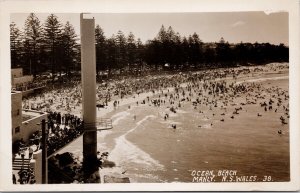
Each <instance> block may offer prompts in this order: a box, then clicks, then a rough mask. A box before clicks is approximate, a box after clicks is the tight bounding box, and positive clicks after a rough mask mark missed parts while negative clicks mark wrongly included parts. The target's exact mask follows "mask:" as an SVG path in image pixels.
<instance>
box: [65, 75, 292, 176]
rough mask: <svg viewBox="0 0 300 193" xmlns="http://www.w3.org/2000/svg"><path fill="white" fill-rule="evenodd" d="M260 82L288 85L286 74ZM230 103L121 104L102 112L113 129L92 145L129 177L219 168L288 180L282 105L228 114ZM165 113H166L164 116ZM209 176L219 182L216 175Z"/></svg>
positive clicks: (249, 107)
mask: <svg viewBox="0 0 300 193" xmlns="http://www.w3.org/2000/svg"><path fill="white" fill-rule="evenodd" d="M260 82H263V84H264V85H265V86H266V87H272V86H279V87H282V88H284V89H285V90H288V79H284V78H278V79H269V78H268V79H265V80H261V81H260ZM237 100H238V102H240V101H243V97H241V98H240V99H239V98H238V99H237ZM169 106H170V105H169ZM234 108H235V106H232V107H231V106H229V107H228V108H227V109H226V111H225V110H220V108H213V109H212V110H209V109H208V107H206V106H201V107H198V108H197V109H194V108H193V107H192V105H191V104H190V103H182V107H181V108H180V109H179V110H178V111H177V113H171V112H170V111H169V110H168V105H163V106H161V107H154V106H150V105H149V104H145V105H141V104H139V105H136V104H133V105H132V106H131V108H130V109H129V108H128V107H127V105H125V106H121V107H119V108H118V109H116V110H114V111H112V112H110V113H108V114H107V115H106V117H111V118H112V121H113V129H112V130H108V131H101V132H99V133H98V148H99V151H101V152H104V151H108V152H109V153H110V154H109V157H108V158H109V160H110V161H113V162H115V163H116V165H117V167H120V168H122V170H123V171H126V175H127V176H128V177H130V180H131V182H192V181H193V175H192V173H193V171H207V170H209V171H213V173H214V174H215V175H217V174H218V171H219V170H234V171H236V176H239V177H242V176H246V177H247V176H248V177H250V176H257V177H256V180H257V181H263V180H264V179H265V176H267V177H270V180H271V181H289V179H290V176H289V175H290V173H289V169H290V165H289V124H286V125H282V124H281V122H280V119H279V117H280V115H281V114H283V110H278V112H277V113H275V112H274V110H273V111H267V112H265V111H264V109H263V108H262V107H260V105H259V103H257V104H255V105H245V106H243V109H242V110H241V111H239V115H235V117H234V119H231V118H230V117H231V116H232V112H233V110H234ZM199 110H202V111H204V113H199ZM165 113H169V115H170V116H169V118H168V119H167V120H164V114H165ZM222 113H225V115H221V114H222ZM257 113H260V114H262V116H261V117H258V116H257ZM213 114H214V115H213ZM134 117H136V119H134ZM221 119H224V122H223V121H220V120H221ZM172 124H176V129H173V128H172V127H171V125H172ZM279 129H280V130H282V132H283V134H282V135H279V134H278V133H277V132H278V130H279ZM81 146H82V139H78V140H76V141H74V142H73V143H72V144H70V145H69V146H67V147H66V148H65V149H64V150H63V151H71V152H72V151H73V152H75V154H77V155H79V156H80V153H81V149H82V147H81ZM214 180H215V181H216V182H219V181H220V180H221V177H217V176H216V177H215V178H214Z"/></svg>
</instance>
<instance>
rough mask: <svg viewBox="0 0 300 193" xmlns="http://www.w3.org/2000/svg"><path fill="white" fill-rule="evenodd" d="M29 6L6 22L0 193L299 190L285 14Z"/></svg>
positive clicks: (288, 17)
mask: <svg viewBox="0 0 300 193" xmlns="http://www.w3.org/2000/svg"><path fill="white" fill-rule="evenodd" d="M266 2H267V1H266ZM276 2H279V1H276ZM287 2H289V3H294V4H295V2H296V1H292V0H291V1H287ZM106 3H108V2H106ZM68 4H70V3H66V5H68ZM98 4H99V6H101V5H102V4H104V2H102V3H101V1H99V3H98ZM296 4H297V3H296ZM27 10H28V9H26V11H16V12H14V11H11V12H9V18H7V23H6V24H7V25H8V26H6V27H7V28H9V34H8V33H6V35H9V37H7V38H8V39H9V43H8V44H7V45H6V47H8V48H9V50H8V53H9V55H8V56H7V58H8V62H9V63H8V62H6V63H5V64H4V65H5V66H6V68H5V69H8V71H6V72H5V74H6V75H7V76H8V79H9V82H7V85H8V88H9V93H7V94H6V95H5V96H9V98H7V99H6V101H7V100H10V101H11V103H9V109H6V111H5V112H6V114H8V115H9V116H10V119H7V120H4V119H3V120H4V121H8V122H9V125H10V128H9V129H8V128H5V129H6V130H7V132H6V133H9V134H10V136H5V137H4V136H1V139H3V138H6V139H9V140H7V141H8V144H7V145H6V146H5V150H6V151H7V152H6V154H5V155H7V156H5V159H7V160H6V161H7V162H9V163H10V165H7V166H5V167H6V169H8V171H9V172H6V175H5V176H6V178H9V180H7V181H10V186H9V187H10V189H12V190H14V188H16V189H18V190H22V187H29V188H30V187H35V186H37V185H49V186H50V185H52V186H55V185H56V184H57V185H62V184H64V185H67V187H68V188H69V189H72V187H73V186H74V185H75V186H76V187H77V186H79V187H80V185H83V186H84V185H93V186H94V187H96V189H101V186H103V185H104V184H106V185H107V184H109V185H111V186H114V185H119V184H122V185H123V186H124V187H126V186H127V185H126V184H128V185H130V184H146V186H147V184H153V183H155V185H154V186H155V187H156V188H157V190H160V189H159V187H160V186H161V185H166V187H167V186H169V189H168V188H164V190H176V189H173V188H172V186H173V184H175V185H177V186H178V185H180V184H181V185H183V186H184V185H186V186H189V185H194V186H193V187H194V188H193V189H192V190H198V189H197V187H198V186H199V187H200V186H201V185H203V184H206V185H208V184H209V185H210V186H215V185H218V187H219V189H218V190H222V188H221V187H222V184H227V185H228V184H232V186H233V187H234V186H235V185H236V184H243V185H245V184H247V185H248V186H249V187H251V184H253V189H255V190H264V189H260V188H259V187H260V186H259V184H263V185H267V186H268V185H271V184H274V183H275V184H276V183H282V184H285V183H286V184H292V185H293V186H291V187H292V188H291V189H290V190H297V188H299V183H298V184H297V183H296V184H295V180H297V179H299V174H297V175H296V176H295V175H294V174H293V172H295V171H299V168H296V169H294V170H293V168H295V167H294V166H295V165H297V166H299V152H293V151H295V149H296V148H295V146H292V145H291V144H293V143H294V142H293V140H294V141H295V136H296V135H297V136H296V137H297V138H296V140H297V141H298V142H297V143H298V144H299V136H298V134H299V131H298V130H299V127H298V126H299V125H297V123H299V121H298V122H295V120H296V121H297V118H295V116H297V115H295V114H293V113H292V112H294V113H297V112H299V110H295V108H296V107H299V105H298V106H295V105H293V104H295V103H291V98H293V96H292V95H293V94H295V92H293V90H291V89H293V88H294V86H296V85H297V84H298V83H299V78H298V79H297V80H291V77H294V78H295V76H297V75H299V73H298V74H296V75H295V74H294V75H293V73H297V72H295V71H294V70H291V69H296V68H295V67H294V66H295V65H296V66H297V65H299V61H297V60H295V59H292V60H291V55H295V51H293V50H295V47H296V50H297V48H298V47H299V44H297V46H295V45H294V47H293V45H291V44H293V43H295V42H291V37H290V34H291V31H290V29H291V28H290V27H291V26H290V25H291V24H290V21H291V17H293V15H292V14H293V13H292V14H291V11H289V10H281V11H270V10H261V9H258V10H251V11H243V10H241V11H222V10H221V11H218V9H216V10H211V11H157V12H155V11H152V12H148V11H144V12H143V11H142V10H141V11H139V12H134V11H132V12H130V11H121V12H116V11H105V12H103V11H98V12H97V11H86V10H85V9H80V7H79V8H78V11H77V12H75V11H73V12H72V11H71V12H70V11H68V12H64V11H51V10H49V11H47V12H45V11H44V10H43V11H38V10H33V11H27ZM298 10H299V9H297V11H298ZM298 26H299V24H298ZM294 31H295V30H294ZM293 36H294V37H295V34H294V35H293ZM1 44H2V42H1ZM291 53H293V54H291ZM298 56H299V53H297V57H298ZM298 58H299V57H298ZM295 61H297V63H295ZM2 65H3V64H1V66H2ZM297 68H298V69H299V67H297ZM1 71H2V70H1ZM1 84H2V83H1ZM293 84H294V85H293ZM295 84H296V85H295ZM297 86H298V87H299V85H297ZM6 90H7V89H6ZM298 91H299V89H298ZM1 92H2V91H1ZM294 96H296V95H294ZM297 96H299V93H297ZM297 104H299V103H297ZM7 106H8V105H7ZM293 108H294V110H293ZM290 109H292V110H290ZM1 116H2V115H1ZM293 117H294V119H293V120H294V121H293V120H292V118H293ZM291 122H293V124H291ZM295 127H298V129H297V128H295ZM291 141H292V142H291ZM293 155H294V156H296V157H295V159H294V158H293ZM2 159H3V158H2V157H1V161H2ZM291 160H294V161H296V164H295V165H294V166H293V165H292V162H291ZM7 162H6V163H7ZM0 163H1V162H0ZM1 164H3V163H1ZM7 167H9V168H7ZM96 184H98V185H97V186H95V185H96ZM257 184H258V185H257ZM255 185H257V186H255ZM170 186H171V187H170ZM287 187H288V186H287ZM282 188H283V187H282ZM108 190H109V189H108ZM122 190H126V189H125V188H124V189H122ZM146 190H147V189H146ZM227 190H230V188H229V189H228V188H227ZM239 190H243V189H239ZM245 190H249V189H245ZM250 190H251V188H250ZM268 190H272V188H269V189H268ZM288 190H289V189H288Z"/></svg>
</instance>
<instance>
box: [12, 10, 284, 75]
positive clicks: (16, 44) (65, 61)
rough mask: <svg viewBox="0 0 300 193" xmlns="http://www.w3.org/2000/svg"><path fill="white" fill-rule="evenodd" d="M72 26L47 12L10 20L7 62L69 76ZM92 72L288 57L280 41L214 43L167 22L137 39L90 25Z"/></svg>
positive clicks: (74, 38)
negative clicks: (42, 16) (44, 15)
mask: <svg viewBox="0 0 300 193" xmlns="http://www.w3.org/2000/svg"><path fill="white" fill-rule="evenodd" d="M78 40H79V38H78V35H77V34H76V33H75V30H74V27H73V26H72V24H70V23H69V22H66V23H65V24H62V23H61V22H60V21H59V19H58V17H57V16H56V15H54V14H50V15H49V16H48V17H47V19H46V21H45V22H44V23H43V24H41V22H40V20H39V18H38V17H37V16H36V15H35V14H34V13H30V14H29V16H28V17H27V19H26V20H25V24H24V29H23V30H20V29H19V28H18V27H17V26H16V24H15V23H13V22H12V23H11V24H10V43H11V66H12V68H16V67H22V68H23V69H24V73H25V74H33V75H34V77H36V75H39V74H41V73H44V72H51V73H52V74H60V75H61V74H62V73H65V74H66V75H71V72H75V71H80V44H79V41H78ZM95 47H96V67H97V74H100V72H103V71H107V72H108V73H111V72H113V71H114V70H120V69H121V70H122V71H127V72H131V73H135V72H136V71H143V70H145V69H146V68H147V69H149V68H151V69H155V70H157V69H165V70H178V69H181V70H183V69H205V68H219V67H234V66H239V65H249V64H265V63H270V62H288V60H289V48H288V47H287V46H285V45H284V44H279V45H273V44H270V43H257V42H256V43H243V42H240V43H237V44H232V43H229V42H228V41H225V40H224V38H221V39H220V40H219V41H218V42H208V43H205V42H203V41H202V40H201V39H200V37H199V35H198V34H197V33H193V34H191V35H189V36H188V37H185V36H183V37H182V36H181V35H180V34H179V33H178V32H175V31H174V30H173V28H172V27H171V26H170V27H168V28H167V29H166V28H165V27H164V26H163V25H162V26H161V28H160V30H159V31H158V34H157V36H156V37H154V38H153V39H152V40H148V41H146V42H145V43H142V42H141V40H140V39H139V38H136V37H135V36H134V34H133V33H132V32H130V33H129V34H128V35H127V36H125V35H124V33H123V32H122V31H118V32H117V33H116V35H112V36H111V37H106V36H105V35H104V31H103V29H102V28H101V27H100V26H99V25H97V26H96V28H95Z"/></svg>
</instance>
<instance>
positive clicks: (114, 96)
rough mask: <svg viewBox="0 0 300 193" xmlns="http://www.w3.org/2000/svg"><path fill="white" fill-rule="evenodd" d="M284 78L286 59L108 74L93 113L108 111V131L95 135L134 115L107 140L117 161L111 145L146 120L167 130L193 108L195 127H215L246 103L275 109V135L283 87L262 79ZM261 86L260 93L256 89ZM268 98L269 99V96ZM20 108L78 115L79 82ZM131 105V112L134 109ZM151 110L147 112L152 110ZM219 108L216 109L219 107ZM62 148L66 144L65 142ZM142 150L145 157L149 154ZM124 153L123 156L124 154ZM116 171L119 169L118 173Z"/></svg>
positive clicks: (284, 118) (284, 106)
mask: <svg viewBox="0 0 300 193" xmlns="http://www.w3.org/2000/svg"><path fill="white" fill-rule="evenodd" d="M286 79H288V64H286V63H284V64H268V65H266V66H255V67H239V68H232V69H214V70H209V71H201V72H188V73H183V72H181V73H180V72H179V73H178V74H175V75H160V76H151V77H150V76H146V77H143V78H132V79H125V80H118V81H114V80H110V81H109V82H106V83H104V84H103V83H102V84H98V85H97V104H98V107H97V117H112V120H113V125H114V127H115V128H114V130H112V131H107V132H106V131H103V132H100V133H98V135H99V137H100V138H101V139H102V140H104V141H105V139H104V138H105V137H106V136H107V137H108V138H110V137H109V135H112V133H113V132H115V130H117V131H116V132H118V129H119V128H120V126H119V124H121V122H122V121H125V122H126V121H128V119H130V120H134V121H135V124H136V125H135V124H134V125H132V124H133V123H129V124H127V125H126V124H125V125H123V127H126V128H133V130H128V129H127V130H126V132H125V131H124V132H125V134H126V137H125V136H123V135H121V138H120V139H119V140H118V141H115V142H114V144H110V146H111V148H110V150H111V153H110V156H109V157H108V158H109V159H110V160H112V161H116V160H117V162H122V160H121V158H118V159H117V158H116V157H117V155H118V154H120V150H118V149H115V148H116V147H114V146H117V145H118V147H120V146H122V144H123V145H124V143H125V144H126V143H127V144H128V142H129V141H134V139H132V138H133V137H132V136H133V134H134V133H137V132H138V131H137V130H138V129H136V128H138V127H139V126H140V125H141V124H144V122H145V123H146V122H147V121H148V120H151V119H156V118H159V120H160V121H162V122H163V123H164V124H165V123H166V124H167V128H169V129H170V130H173V131H175V130H176V131H181V129H182V128H183V126H182V125H189V122H186V121H180V118H178V116H181V115H183V116H184V113H185V112H192V113H193V114H195V113H196V112H197V113H198V114H197V115H195V116H196V119H201V120H202V119H203V120H205V123H201V124H200V123H199V124H198V123H197V124H198V125H197V128H199V129H211V128H213V127H215V126H218V127H219V126H220V124H221V123H224V122H225V124H226V123H227V122H228V121H230V120H235V119H238V117H239V116H240V115H239V114H241V112H243V111H244V112H245V108H247V107H248V106H251V105H252V106H255V108H259V109H260V110H258V109H257V111H258V112H257V113H255V116H256V119H257V118H260V117H261V116H263V113H262V112H267V111H272V112H275V113H277V114H278V115H280V119H279V121H280V122H281V124H282V125H284V128H278V129H277V128H276V131H274V132H275V134H277V135H284V134H286V133H288V128H286V127H287V125H288V119H289V106H288V101H289V96H288V88H284V89H282V88H276V87H269V88H268V86H267V88H266V87H265V86H266V85H265V84H264V83H265V82H268V81H272V80H286ZM263 92H265V93H266V94H265V95H264V96H263V95H260V94H262V93H263ZM272 95H273V96H272ZM270 98H272V99H271V100H270ZM275 98H276V101H275ZM279 98H280V99H279ZM23 108H25V109H28V108H29V109H30V108H31V109H35V110H40V111H46V112H57V113H58V112H59V113H60V114H61V115H68V114H72V115H74V116H76V117H78V118H80V117H81V86H80V82H78V81H75V82H73V83H72V86H71V87H67V88H63V89H58V90H52V91H50V92H45V93H42V94H40V95H38V96H35V97H32V98H28V99H25V100H24V101H23ZM152 108H155V109H156V110H155V111H158V112H157V113H156V114H154V115H151V114H148V115H146V116H145V117H142V116H141V115H140V114H139V113H138V112H139V111H138V109H145V111H147V110H146V109H152ZM251 108H252V107H251ZM251 108H250V109H249V111H250V110H252V109H251ZM136 109H137V112H135V110H136ZM152 111H154V110H152ZM152 111H151V113H153V112H152ZM221 111H222V113H219V112H221ZM120 112H127V114H125V115H124V116H123V115H122V116H114V115H117V114H118V113H120ZM246 114H247V110H246ZM229 115H230V116H229ZM197 117H198V118H197ZM225 117H226V118H225ZM150 127H151V126H150ZM123 134H124V133H123ZM127 134H128V135H127ZM137 134H138V135H140V134H141V133H137ZM122 136H123V137H122ZM130 139H131V140H130ZM76 141H78V140H76ZM109 143H111V142H109ZM101 147H102V146H100V148H101ZM104 147H105V146H104ZM66 149H69V148H68V147H66ZM108 149H109V148H108ZM64 151H66V150H62V152H64ZM76 151H77V150H76ZM101 151H102V150H101ZM141 152H142V151H140V153H141ZM145 155H146V157H147V156H148V155H149V154H145ZM121 157H122V156H121ZM124 159H126V158H125V157H124ZM120 160H121V161H120ZM149 160H152V161H150V162H149V163H150V166H151V164H154V165H157V166H158V169H157V170H162V171H164V170H166V168H164V164H161V163H159V162H157V161H156V160H155V159H153V158H151V156H150V155H149ZM116 164H117V166H119V165H120V164H119V163H116ZM119 169H120V168H119ZM104 171H105V169H104V170H103V172H104ZM122 171H123V170H122V169H121V173H122ZM107 172H108V173H109V172H112V170H109V169H108V171H107ZM123 172H124V171H123ZM127 173H129V172H127ZM174 180H175V181H177V180H179V179H174ZM138 181H139V180H138ZM170 181H172V180H170ZM179 181H180V180H179Z"/></svg>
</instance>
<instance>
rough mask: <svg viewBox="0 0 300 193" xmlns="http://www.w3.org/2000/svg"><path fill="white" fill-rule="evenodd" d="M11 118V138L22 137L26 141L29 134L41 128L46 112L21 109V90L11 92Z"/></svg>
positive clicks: (17, 138)
mask: <svg viewBox="0 0 300 193" xmlns="http://www.w3.org/2000/svg"><path fill="white" fill-rule="evenodd" d="M11 118H12V140H13V142H15V141H16V140H19V139H21V138H23V140H24V141H25V142H27V141H28V139H29V137H30V135H31V134H32V133H34V132H35V131H38V130H41V125H40V123H41V121H42V120H43V119H45V120H47V113H44V112H39V111H34V110H22V92H19V91H13V92H12V93H11Z"/></svg>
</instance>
